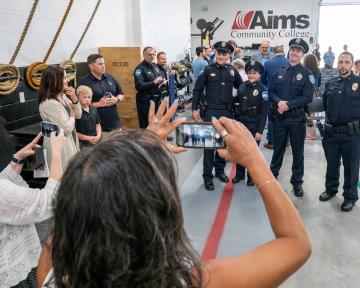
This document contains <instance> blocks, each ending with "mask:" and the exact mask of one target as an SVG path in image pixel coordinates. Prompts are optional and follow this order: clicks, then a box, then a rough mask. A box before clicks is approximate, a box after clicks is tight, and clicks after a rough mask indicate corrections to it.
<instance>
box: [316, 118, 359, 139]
mask: <svg viewBox="0 0 360 288" xmlns="http://www.w3.org/2000/svg"><path fill="white" fill-rule="evenodd" d="M359 122H360V121H353V122H348V123H346V124H345V125H331V124H327V123H325V124H324V125H323V129H324V132H325V135H333V134H334V133H343V134H348V135H350V136H353V135H360V124H359Z"/></svg>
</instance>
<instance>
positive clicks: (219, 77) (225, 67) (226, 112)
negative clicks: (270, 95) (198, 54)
mask: <svg viewBox="0 0 360 288" xmlns="http://www.w3.org/2000/svg"><path fill="white" fill-rule="evenodd" d="M213 47H214V48H215V49H216V52H215V61H216V62H215V63H214V64H210V65H208V66H206V67H205V68H204V69H203V70H202V72H201V73H200V74H199V76H198V78H197V80H196V82H195V87H194V91H193V100H192V117H193V119H194V120H195V121H197V122H200V121H202V120H204V121H206V122H211V118H212V117H215V118H220V117H221V116H225V117H227V118H232V101H233V96H232V93H233V88H236V89H238V88H239V86H240V84H241V83H242V80H241V77H240V75H239V73H238V72H237V70H236V69H235V67H233V66H232V65H229V64H227V62H228V61H229V57H230V54H231V53H232V52H233V51H234V47H233V46H231V45H230V44H229V43H227V42H225V41H220V42H217V43H215V44H214V46H213ZM204 89H205V101H203V102H204V103H206V104H204V105H205V107H201V109H204V108H205V109H206V112H205V118H204V119H201V117H200V113H199V111H198V108H199V107H198V105H199V102H200V99H201V97H202V95H203V91H204ZM225 165H226V161H225V159H222V158H220V156H219V155H218V154H217V153H216V155H215V157H214V150H211V149H206V150H204V162H203V178H204V185H205V189H206V190H209V191H211V190H214V189H215V187H214V183H213V174H212V170H213V168H214V166H215V177H217V178H219V180H220V181H221V182H225V183H226V182H229V179H228V177H227V176H226V174H225V173H224V168H225Z"/></svg>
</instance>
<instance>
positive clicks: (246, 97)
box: [232, 61, 270, 186]
mask: <svg viewBox="0 0 360 288" xmlns="http://www.w3.org/2000/svg"><path fill="white" fill-rule="evenodd" d="M245 71H246V73H247V76H248V81H246V82H244V83H242V84H241V85H240V88H239V89H238V90H237V96H236V97H235V98H234V107H233V108H234V117H235V119H236V120H237V121H239V122H241V123H243V124H244V125H245V126H246V128H248V130H249V131H250V132H251V134H252V135H253V136H254V138H255V140H256V142H257V143H258V144H259V143H260V139H261V135H262V133H263V131H264V127H265V122H266V117H267V114H268V112H269V107H270V102H269V101H268V99H269V97H268V92H267V88H266V86H264V85H263V84H261V83H260V81H259V79H260V75H261V74H262V73H263V71H264V68H263V66H262V64H261V63H260V62H257V61H250V62H247V63H246V65H245ZM247 176H248V178H247V183H246V185H247V186H253V185H254V183H253V181H252V179H251V177H250V174H249V173H248V174H247ZM244 179H245V168H244V167H243V166H241V165H239V164H237V165H236V176H235V177H234V178H233V179H232V183H239V182H240V181H241V180H244Z"/></svg>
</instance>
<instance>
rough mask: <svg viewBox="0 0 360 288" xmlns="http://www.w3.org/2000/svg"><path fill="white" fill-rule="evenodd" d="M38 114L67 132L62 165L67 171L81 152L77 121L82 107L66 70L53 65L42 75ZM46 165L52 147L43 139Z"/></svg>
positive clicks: (46, 139) (49, 159) (49, 160)
mask: <svg viewBox="0 0 360 288" xmlns="http://www.w3.org/2000/svg"><path fill="white" fill-rule="evenodd" d="M39 104H40V105H39V112H40V116H41V118H42V120H43V121H46V122H51V123H54V124H56V125H58V127H59V128H62V129H63V130H64V135H65V144H64V146H63V148H62V151H61V159H62V165H63V168H64V169H65V168H66V166H67V163H68V162H69V160H70V158H71V157H72V156H73V155H74V154H75V153H76V152H77V151H78V150H79V140H78V138H77V136H76V130H75V119H80V118H81V106H80V103H79V102H78V100H77V98H76V95H75V89H74V88H73V87H70V86H68V82H67V77H66V73H65V71H64V70H63V69H61V68H59V67H57V66H55V65H50V66H48V67H47V68H46V69H45V70H44V71H43V72H42V78H41V84H40V88H39ZM44 148H45V149H46V156H47V163H48V164H49V163H51V145H50V141H49V139H48V138H47V137H45V138H44Z"/></svg>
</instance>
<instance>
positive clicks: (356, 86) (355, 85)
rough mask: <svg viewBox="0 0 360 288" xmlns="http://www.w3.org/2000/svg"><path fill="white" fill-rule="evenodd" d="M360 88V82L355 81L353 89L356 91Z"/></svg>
mask: <svg viewBox="0 0 360 288" xmlns="http://www.w3.org/2000/svg"><path fill="white" fill-rule="evenodd" d="M358 88H359V84H358V83H353V85H352V86H351V89H352V90H353V91H356V90H357V89H358Z"/></svg>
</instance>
